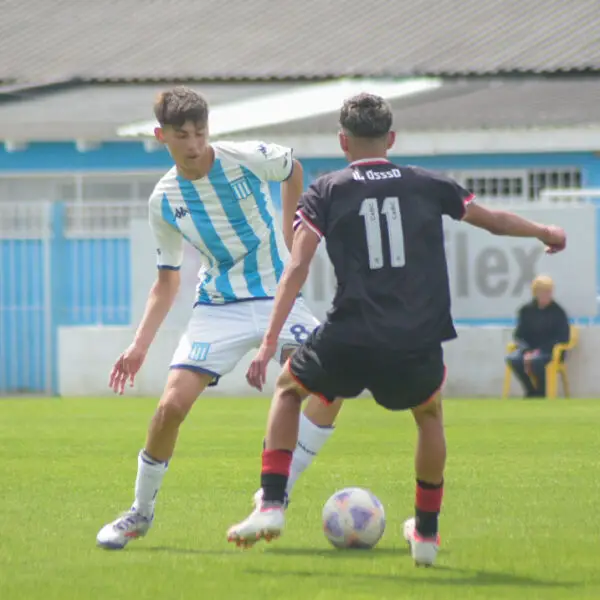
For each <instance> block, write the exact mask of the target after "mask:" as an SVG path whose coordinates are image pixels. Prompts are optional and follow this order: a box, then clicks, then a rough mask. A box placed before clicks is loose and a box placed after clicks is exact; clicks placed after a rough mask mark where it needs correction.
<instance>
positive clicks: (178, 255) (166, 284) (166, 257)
mask: <svg viewBox="0 0 600 600" xmlns="http://www.w3.org/2000/svg"><path fill="white" fill-rule="evenodd" d="M161 202H162V199H159V200H158V201H155V199H154V198H151V199H150V215H149V219H150V229H151V230H152V232H153V234H154V238H155V241H156V260H157V267H158V273H157V277H156V281H155V282H154V284H153V285H152V288H151V289H150V293H149V294H148V300H147V301H146V308H145V310H144V315H143V317H142V320H141V321H140V324H139V326H138V328H137V331H136V333H135V337H134V340H133V342H132V344H131V345H130V346H129V348H127V350H125V352H123V354H121V356H119V358H118V359H117V362H116V363H115V364H114V366H113V369H112V371H111V374H110V381H109V385H110V387H111V388H112V389H113V391H114V392H118V393H120V394H122V393H123V390H124V388H125V384H126V383H127V381H129V383H130V385H133V383H134V380H135V376H136V374H137V372H138V371H139V369H140V368H141V366H142V364H143V362H144V359H145V358H146V354H147V353H148V349H149V348H150V345H151V344H152V342H153V340H154V338H155V337H156V334H157V333H158V330H159V328H160V326H161V325H162V323H163V321H164V320H165V318H166V316H167V314H168V313H169V310H170V309H171V306H173V302H174V301H175V297H176V296H177V292H178V291H179V284H180V280H181V277H180V272H179V270H180V267H181V263H182V261H183V238H182V236H181V233H180V232H179V231H178V230H177V229H175V228H174V227H173V226H172V225H170V224H169V223H167V222H166V221H165V220H164V219H163V218H162V213H161V210H160V206H161V204H160V203H161Z"/></svg>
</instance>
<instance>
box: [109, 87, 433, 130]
mask: <svg viewBox="0 0 600 600" xmlns="http://www.w3.org/2000/svg"><path fill="white" fill-rule="evenodd" d="M441 86H442V80H441V79H437V78H415V79H404V80H379V79H339V80H336V81H328V82H325V83H312V84H307V85H304V86H301V87H297V88H294V89H293V90H286V91H283V92H276V93H273V94H267V95H265V96H260V97H258V98H248V99H245V100H241V101H236V102H230V103H227V104H222V105H217V106H214V107H212V108H211V111H210V121H209V124H210V133H211V135H212V136H223V135H233V134H238V133H242V132H244V131H249V130H254V129H258V128H261V127H269V126H273V125H280V124H283V123H289V122H291V121H298V120H300V119H307V118H310V117H315V116H318V115H324V114H328V113H331V112H335V111H337V110H339V108H340V106H341V105H342V103H343V101H344V100H345V99H346V98H348V97H350V96H353V95H354V94H359V93H361V92H369V93H371V94H377V95H378V96H382V97H383V98H385V99H386V100H395V99H398V98H403V97H408V96H414V95H415V94H420V93H423V92H426V91H429V90H433V89H436V88H439V87H441ZM156 126H157V123H156V121H144V122H142V123H134V124H131V125H126V126H124V127H120V128H119V129H118V130H117V133H118V135H119V136H122V137H134V138H135V137H142V138H143V137H153V136H154V129H155V128H156Z"/></svg>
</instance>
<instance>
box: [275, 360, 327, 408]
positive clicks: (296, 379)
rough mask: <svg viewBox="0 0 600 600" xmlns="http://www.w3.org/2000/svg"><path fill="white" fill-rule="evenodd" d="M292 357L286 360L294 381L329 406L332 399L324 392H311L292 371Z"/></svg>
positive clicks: (286, 365)
mask: <svg viewBox="0 0 600 600" xmlns="http://www.w3.org/2000/svg"><path fill="white" fill-rule="evenodd" d="M290 359H291V357H290V358H288V359H287V360H286V361H285V367H286V368H287V370H288V373H289V374H290V377H291V378H292V379H293V380H294V382H295V383H296V385H297V386H298V387H299V388H300V389H302V390H303V391H304V392H306V393H307V394H309V395H310V396H315V397H316V398H318V399H319V400H320V401H321V402H323V403H325V404H327V406H329V405H330V404H333V401H332V400H329V399H328V398H325V396H323V394H319V393H318V392H311V391H310V390H309V389H308V388H307V387H306V386H305V385H304V384H303V383H302V382H301V381H300V380H299V379H298V378H297V377H296V376H295V375H294V374H293V373H292V367H291V365H290Z"/></svg>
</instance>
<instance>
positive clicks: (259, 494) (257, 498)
mask: <svg viewBox="0 0 600 600" xmlns="http://www.w3.org/2000/svg"><path fill="white" fill-rule="evenodd" d="M262 499H263V489H262V488H258V489H257V490H256V492H255V494H254V496H253V497H252V502H253V504H254V510H255V511H260V509H261V507H262ZM289 504H290V499H289V497H288V495H287V492H286V493H285V498H284V499H283V509H284V510H287V509H288V506H289Z"/></svg>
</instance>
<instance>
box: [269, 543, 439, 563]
mask: <svg viewBox="0 0 600 600" xmlns="http://www.w3.org/2000/svg"><path fill="white" fill-rule="evenodd" d="M408 553H409V550H408V548H407V547H404V546H403V547H401V548H375V549H373V550H359V549H352V550H345V549H343V550H336V549H335V548H331V549H328V550H315V549H312V548H285V547H283V548H282V547H280V546H273V547H272V548H267V549H266V550H265V554H272V555H274V556H275V555H277V556H308V557H313V558H314V557H316V558H327V559H331V560H349V559H350V560H351V559H359V560H367V559H369V558H371V559H376V558H377V557H378V556H403V555H408ZM444 554H448V552H447V551H446V550H444Z"/></svg>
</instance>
